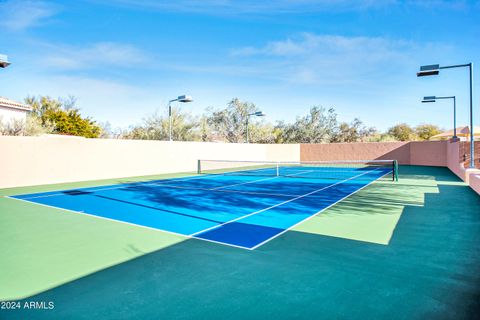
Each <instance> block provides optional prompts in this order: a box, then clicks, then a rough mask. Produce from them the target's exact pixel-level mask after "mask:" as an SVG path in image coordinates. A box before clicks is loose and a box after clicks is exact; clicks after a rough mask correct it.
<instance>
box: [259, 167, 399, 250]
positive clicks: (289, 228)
mask: <svg viewBox="0 0 480 320" xmlns="http://www.w3.org/2000/svg"><path fill="white" fill-rule="evenodd" d="M374 170H377V169H374ZM391 173H392V172H391V171H390V172H387V173H385V174H384V175H383V176H381V177H378V178H377V179H375V180H373V181H370V182H369V183H367V184H366V185H364V186H363V187H361V188H359V189H358V190H355V192H352V193H349V194H347V195H346V196H345V197H343V198H342V199H340V200H338V201H335V202H334V203H332V204H330V205H329V206H328V207H325V208H323V209H322V210H320V211H318V212H316V213H314V214H312V215H311V216H309V217H307V218H305V219H303V220H301V221H299V222H297V223H295V224H294V225H292V226H290V227H288V228H287V229H285V230H283V231H282V232H280V233H277V234H276V235H274V236H273V237H271V238H268V239H267V240H264V241H262V242H260V243H259V244H257V245H255V246H254V247H252V248H251V250H255V249H256V248H258V247H260V246H262V245H264V244H265V243H267V242H269V241H271V240H273V239H275V238H277V237H280V236H281V235H282V234H284V233H285V232H287V231H289V230H291V229H293V228H295V227H296V226H298V225H299V224H301V223H303V222H305V221H307V220H310V219H312V218H313V217H315V216H316V215H318V214H319V213H322V212H323V211H325V210H327V209H328V208H331V207H333V206H334V205H336V204H337V203H339V202H340V201H343V200H345V199H346V198H348V197H350V196H352V195H354V194H355V193H357V192H358V191H360V190H362V189H363V188H366V187H367V186H369V185H371V184H372V183H374V182H375V181H377V180H378V179H381V178H383V177H385V176H386V175H387V174H391Z"/></svg>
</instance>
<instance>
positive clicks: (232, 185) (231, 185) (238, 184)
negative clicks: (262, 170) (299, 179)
mask: <svg viewBox="0 0 480 320" xmlns="http://www.w3.org/2000/svg"><path fill="white" fill-rule="evenodd" d="M276 178H278V176H275V177H270V178H264V179H257V180H252V181H247V182H241V183H235V184H230V185H228V186H221V187H216V188H211V189H209V190H219V189H223V188H230V187H235V186H241V185H243V184H249V183H255V182H259V181H265V180H272V179H276Z"/></svg>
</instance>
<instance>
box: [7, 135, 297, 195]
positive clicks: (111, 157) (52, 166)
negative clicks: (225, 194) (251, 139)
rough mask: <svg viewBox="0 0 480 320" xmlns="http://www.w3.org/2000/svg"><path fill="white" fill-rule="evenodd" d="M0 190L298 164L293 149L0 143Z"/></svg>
mask: <svg viewBox="0 0 480 320" xmlns="http://www.w3.org/2000/svg"><path fill="white" fill-rule="evenodd" d="M0 152H1V155H0V168H1V169H0V170H1V171H0V188H8V187H17V186H27V185H41V184H51V183H61V182H74V181H85V180H97V179H108V178H119V177H130V176H142V175H151V174H161V173H173V172H188V171H195V170H196V168H197V160H198V159H214V160H215V159H225V160H264V161H265V160H283V161H299V159H300V152H299V146H298V145H278V146H270V145H261V144H233V143H210V142H168V141H143V140H114V139H84V138H76V137H62V136H53V137H52V136H50V137H0Z"/></svg>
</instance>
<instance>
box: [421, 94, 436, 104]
mask: <svg viewBox="0 0 480 320" xmlns="http://www.w3.org/2000/svg"><path fill="white" fill-rule="evenodd" d="M436 99H437V97H435V96H426V97H423V100H422V103H427V102H435V101H436Z"/></svg>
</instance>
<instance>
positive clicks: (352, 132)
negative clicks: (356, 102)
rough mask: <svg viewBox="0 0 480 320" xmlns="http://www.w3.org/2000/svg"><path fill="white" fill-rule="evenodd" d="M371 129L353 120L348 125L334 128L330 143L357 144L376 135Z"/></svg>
mask: <svg viewBox="0 0 480 320" xmlns="http://www.w3.org/2000/svg"><path fill="white" fill-rule="evenodd" d="M376 131H377V130H376V129H375V128H373V127H367V126H365V125H364V124H363V122H362V121H361V120H360V119H358V118H355V119H354V120H353V121H352V122H351V123H350V124H349V123H346V122H342V123H340V125H339V126H338V127H337V128H336V130H335V132H334V134H333V136H332V139H331V141H330V142H359V141H364V140H365V139H366V138H367V137H369V136H371V135H373V134H375V133H376Z"/></svg>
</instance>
